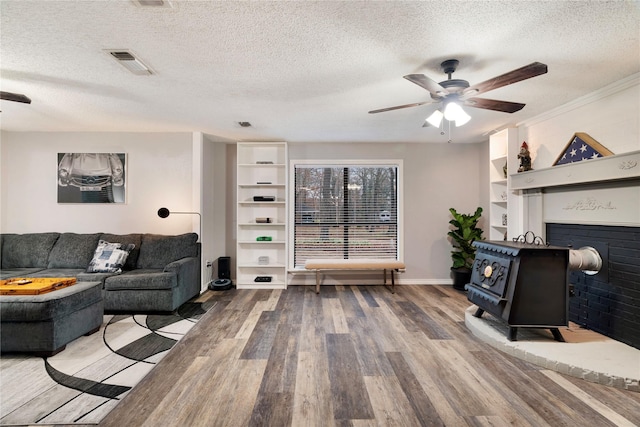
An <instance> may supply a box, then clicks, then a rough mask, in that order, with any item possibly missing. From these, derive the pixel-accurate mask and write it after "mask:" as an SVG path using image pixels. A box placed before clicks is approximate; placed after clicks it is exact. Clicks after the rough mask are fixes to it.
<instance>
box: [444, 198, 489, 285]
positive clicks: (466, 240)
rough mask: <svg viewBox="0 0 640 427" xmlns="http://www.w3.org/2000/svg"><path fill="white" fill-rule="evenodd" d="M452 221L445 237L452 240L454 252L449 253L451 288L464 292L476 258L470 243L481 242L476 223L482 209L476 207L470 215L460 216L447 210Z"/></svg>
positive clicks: (451, 210) (453, 211)
mask: <svg viewBox="0 0 640 427" xmlns="http://www.w3.org/2000/svg"><path fill="white" fill-rule="evenodd" d="M449 212H451V216H453V219H452V220H451V221H449V224H451V225H453V227H454V228H453V229H452V230H450V231H449V232H448V233H447V235H448V236H449V237H451V239H452V240H453V242H452V243H453V246H454V250H453V251H451V259H452V260H453V265H452V267H451V271H452V272H453V287H454V289H457V290H459V291H464V285H466V284H467V283H469V282H470V281H471V267H473V260H474V258H475V256H476V248H475V247H473V245H472V243H473V242H474V241H475V240H482V229H480V228H478V221H479V220H480V216H481V215H482V208H481V207H478V209H476V212H475V213H474V214H472V215H469V214H460V213H458V212H457V211H456V210H455V209H454V208H449Z"/></svg>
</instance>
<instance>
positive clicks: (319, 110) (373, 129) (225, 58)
mask: <svg viewBox="0 0 640 427" xmlns="http://www.w3.org/2000/svg"><path fill="white" fill-rule="evenodd" d="M172 4H173V7H172V8H143V7H139V6H137V5H135V4H134V3H133V2H132V1H128V0H122V1H44V0H43V1H7V0H1V1H0V18H1V22H0V24H1V27H0V32H1V33H0V43H1V44H0V61H1V62H0V64H1V70H0V71H1V74H0V88H1V90H3V91H9V92H17V93H24V94H26V95H27V96H29V97H30V98H31V99H32V103H31V104H30V105H27V104H18V103H13V102H7V101H2V102H1V103H0V109H1V110H2V113H0V126H1V127H2V129H3V130H8V131H134V132H137V131H157V132H174V131H175V132H178V131H179V132H182V131H201V132H204V133H205V134H208V135H213V136H216V137H219V138H224V139H229V140H286V141H290V142H334V141H335V142H442V141H446V140H447V139H448V134H445V135H441V134H440V131H439V130H438V129H435V128H423V127H422V124H423V122H424V119H425V118H426V117H427V116H428V115H429V114H430V113H431V111H433V110H434V109H435V108H436V106H435V105H423V106H420V107H415V108H407V109H402V110H396V111H390V112H385V113H380V114H367V112H368V111H369V110H373V109H378V108H384V107H390V106H395V105H401V104H408V103H413V102H421V101H427V100H429V99H430V98H429V94H428V92H427V91H426V90H424V89H422V88H421V87H419V86H417V85H415V84H413V83H411V82H409V81H407V80H405V79H403V78H402V76H403V75H406V74H411V73H424V74H426V75H427V76H429V77H431V78H432V79H434V80H436V81H442V80H445V79H446V75H445V74H443V73H442V71H441V70H440V67H439V64H440V62H442V61H443V60H445V59H449V58H456V59H458V60H460V66H459V67H458V71H457V72H456V73H454V75H453V78H459V79H465V80H468V81H469V82H470V83H471V84H472V85H473V84H474V83H479V82H481V81H484V80H486V79H489V78H491V77H495V76H497V75H500V74H503V73H505V72H508V71H511V70H513V69H516V68H519V67H521V66H524V65H527V64H529V63H531V62H534V61H539V62H543V63H545V64H547V65H548V67H549V72H548V73H547V74H544V75H542V76H538V77H534V78H532V79H529V80H524V81H522V82H519V83H516V84H513V85H510V86H506V87H503V88H500V89H497V90H494V91H491V92H488V93H486V94H483V95H482V96H483V97H484V96H485V95H486V97H487V98H492V99H500V100H506V101H514V102H522V103H525V104H527V105H526V106H525V107H524V109H522V110H521V111H519V112H517V113H514V114H507V113H500V112H495V111H487V110H480V109H475V108H466V109H467V111H468V112H469V114H470V115H471V116H472V119H471V121H470V122H469V123H468V124H467V125H465V126H464V127H461V128H455V129H452V131H451V136H452V139H453V140H454V142H476V141H482V140H486V138H487V137H486V135H487V134H488V133H489V132H491V131H493V130H496V129H501V128H503V127H505V126H507V125H515V124H516V123H518V122H521V121H523V120H526V119H527V118H530V117H533V116H536V115H538V114H541V113H543V112H545V111H548V110H550V109H553V108H554V107H557V106H560V105H562V104H565V103H567V102H569V101H572V100H574V99H576V98H578V97H580V96H582V95H585V94H588V93H590V92H593V91H594V90H597V89H599V88H602V87H604V86H606V85H608V84H610V83H613V82H616V81H618V80H620V79H622V78H624V77H627V76H630V75H632V74H635V73H638V72H640V40H639V35H640V4H639V3H638V2H637V1H613V2H606V1H541V2H538V1H518V2H516V1H505V2H500V1H490V2H486V1H472V2H459V1H425V2H420V1H412V2H401V1H394V2H386V1H385V2H368V1H365V2H361V1H332V2H312V1H297V2H277V1H276V2H271V1H270V2H245V1H243V2H234V1H224V2H218V1H215V2H214V1H176V0H174V1H173V2H172ZM112 48H115V49H128V50H130V51H131V52H133V53H134V54H136V55H137V56H138V57H139V58H140V59H141V60H142V61H144V62H145V63H146V64H147V65H148V66H149V67H150V68H151V69H152V70H153V72H154V74H153V75H152V76H135V75H133V74H131V73H129V72H128V71H127V70H125V69H124V68H123V67H122V66H121V65H120V64H118V63H116V62H115V61H114V60H113V59H112V58H111V57H110V56H109V55H108V54H106V53H105V52H104V50H105V49H112ZM239 121H249V122H251V124H252V125H253V126H252V127H250V128H242V127H240V125H238V123H237V122H239Z"/></svg>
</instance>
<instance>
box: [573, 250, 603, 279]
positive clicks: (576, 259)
mask: <svg viewBox="0 0 640 427" xmlns="http://www.w3.org/2000/svg"><path fill="white" fill-rule="evenodd" d="M601 268H602V257H600V254H599V253H598V251H597V250H595V249H594V248H592V247H591V246H583V247H581V248H580V249H569V270H582V272H583V273H585V274H589V275H594V274H598V272H599V271H600V269H601Z"/></svg>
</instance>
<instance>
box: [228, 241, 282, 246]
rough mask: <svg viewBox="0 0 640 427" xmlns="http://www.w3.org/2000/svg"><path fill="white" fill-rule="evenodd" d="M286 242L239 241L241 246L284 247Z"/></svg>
mask: <svg viewBox="0 0 640 427" xmlns="http://www.w3.org/2000/svg"><path fill="white" fill-rule="evenodd" d="M285 243H286V242H285V241H284V240H263V241H261V240H239V241H238V244H239V245H284V244H285Z"/></svg>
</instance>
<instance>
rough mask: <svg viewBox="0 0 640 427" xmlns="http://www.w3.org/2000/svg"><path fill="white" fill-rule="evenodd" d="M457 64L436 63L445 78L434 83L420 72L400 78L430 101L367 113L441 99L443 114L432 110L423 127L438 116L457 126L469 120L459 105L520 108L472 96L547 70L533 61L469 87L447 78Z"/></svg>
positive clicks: (503, 109)
mask: <svg viewBox="0 0 640 427" xmlns="http://www.w3.org/2000/svg"><path fill="white" fill-rule="evenodd" d="M458 64H459V61H458V60H457V59H448V60H446V61H443V62H442V63H441V64H440V67H441V68H442V71H443V72H444V73H445V74H447V75H448V79H447V80H445V81H442V82H440V83H437V82H435V81H434V80H432V79H430V78H429V77H427V76H425V75H424V74H408V75H406V76H404V78H405V79H407V80H409V81H410V82H412V83H415V84H417V85H418V86H420V87H422V88H424V89H426V90H428V91H429V94H430V95H431V98H432V99H433V101H425V102H416V103H413V104H405V105H397V106H395V107H388V108H381V109H379V110H372V111H369V114H375V113H382V112H385V111H392V110H399V109H402V108H409V107H417V106H420V105H424V104H432V103H439V102H442V103H443V107H444V114H443V113H442V112H440V110H437V111H436V112H435V113H434V115H435V116H437V117H435V118H434V120H431V119H432V117H433V116H431V117H429V118H428V119H427V122H425V124H424V125H423V126H428V123H431V124H432V125H434V126H436V127H438V126H439V125H440V122H441V121H442V117H444V118H446V119H447V120H455V121H456V125H457V126H462V125H463V124H464V123H466V122H467V121H468V120H469V119H470V116H469V115H468V114H466V113H465V112H464V111H463V110H462V108H460V104H462V105H467V106H469V107H475V108H483V109H486V110H494V111H501V112H503V113H515V112H516V111H519V110H521V109H522V108H523V107H524V106H525V104H521V103H518V102H510V101H498V100H495V99H487V98H475V96H476V95H479V94H481V93H484V92H488V91H490V90H493V89H498V88H500V87H503V86H507V85H510V84H512V83H516V82H519V81H522V80H526V79H529V78H531V77H535V76H539V75H541V74H545V73H546V72H547V66H546V65H545V64H542V63H540V62H533V63H531V64H529V65H525V66H524V67H521V68H518V69H516V70H513V71H509V72H508V73H505V74H502V75H500V76H497V77H494V78H492V79H489V80H486V81H484V82H482V83H478V84H475V85H473V86H470V85H469V82H468V81H466V80H461V79H452V78H451V74H453V72H454V71H456V68H457V67H458ZM447 113H449V114H447ZM436 123H437V124H436Z"/></svg>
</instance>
